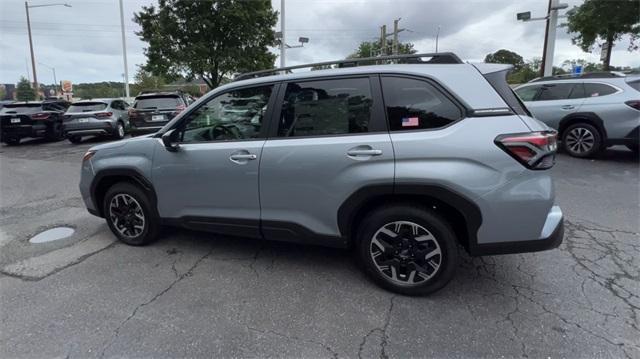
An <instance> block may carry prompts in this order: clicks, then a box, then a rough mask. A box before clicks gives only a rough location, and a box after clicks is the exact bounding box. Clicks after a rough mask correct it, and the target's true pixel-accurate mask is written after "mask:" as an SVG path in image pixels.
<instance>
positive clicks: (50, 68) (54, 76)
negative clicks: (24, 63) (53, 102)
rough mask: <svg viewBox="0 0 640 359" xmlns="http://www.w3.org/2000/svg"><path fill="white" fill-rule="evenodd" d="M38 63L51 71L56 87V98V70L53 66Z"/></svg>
mask: <svg viewBox="0 0 640 359" xmlns="http://www.w3.org/2000/svg"><path fill="white" fill-rule="evenodd" d="M38 63H39V64H40V65H42V66H44V67H46V68H48V69H49V70H51V71H53V84H54V85H55V86H56V97H57V96H58V79H57V78H56V68H55V67H53V66H49V65H47V64H43V63H42V62H40V61H38Z"/></svg>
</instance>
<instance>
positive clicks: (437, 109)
mask: <svg viewBox="0 0 640 359" xmlns="http://www.w3.org/2000/svg"><path fill="white" fill-rule="evenodd" d="M382 92H383V94H384V103H385V107H386V111H387V119H388V120H389V128H390V130H391V131H405V130H424V129H432V128H439V127H444V126H447V125H449V124H451V123H453V122H455V121H457V120H459V119H461V118H462V111H461V110H460V108H458V106H456V104H455V103H453V102H452V101H451V100H450V99H449V98H448V97H447V96H445V95H444V94H443V93H442V92H440V91H439V90H438V89H437V88H436V87H434V86H433V85H431V84H430V83H428V82H426V81H421V80H416V79H409V78H402V77H383V78H382Z"/></svg>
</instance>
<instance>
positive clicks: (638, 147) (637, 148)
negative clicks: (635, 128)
mask: <svg viewBox="0 0 640 359" xmlns="http://www.w3.org/2000/svg"><path fill="white" fill-rule="evenodd" d="M626 146H627V148H628V149H629V150H630V151H631V152H633V153H635V154H636V155H637V154H638V153H640V145H626Z"/></svg>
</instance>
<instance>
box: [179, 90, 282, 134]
mask: <svg viewBox="0 0 640 359" xmlns="http://www.w3.org/2000/svg"><path fill="white" fill-rule="evenodd" d="M272 90H273V85H269V86H261V87H254V88H248V89H241V90H235V91H230V92H227V93H224V94H221V95H218V96H216V97H214V98H213V99H211V100H209V101H207V102H206V103H204V104H203V105H202V106H200V107H198V109H196V110H195V111H194V112H192V113H190V114H189V115H188V116H189V117H188V119H187V120H186V122H185V123H184V124H183V125H182V126H181V128H182V130H181V131H180V132H179V138H180V139H181V142H184V143H194V142H209V141H233V140H248V139H253V138H258V137H259V135H260V129H261V128H262V125H263V121H264V116H265V114H266V112H267V104H268V102H269V97H270V96H271V92H272Z"/></svg>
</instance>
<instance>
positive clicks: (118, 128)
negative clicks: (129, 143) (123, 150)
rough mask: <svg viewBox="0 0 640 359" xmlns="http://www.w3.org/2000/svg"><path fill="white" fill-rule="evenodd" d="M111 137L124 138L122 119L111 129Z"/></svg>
mask: <svg viewBox="0 0 640 359" xmlns="http://www.w3.org/2000/svg"><path fill="white" fill-rule="evenodd" d="M113 138H114V139H116V140H121V139H123V138H124V124H123V123H122V121H118V122H116V128H115V129H114V131H113Z"/></svg>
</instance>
